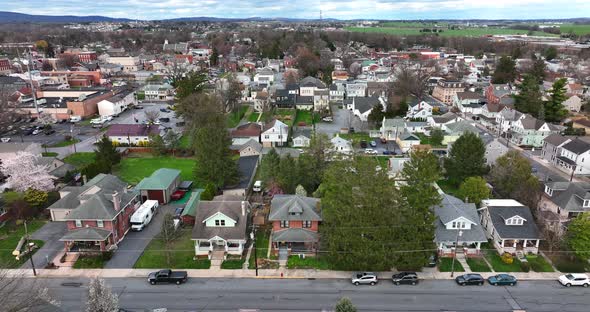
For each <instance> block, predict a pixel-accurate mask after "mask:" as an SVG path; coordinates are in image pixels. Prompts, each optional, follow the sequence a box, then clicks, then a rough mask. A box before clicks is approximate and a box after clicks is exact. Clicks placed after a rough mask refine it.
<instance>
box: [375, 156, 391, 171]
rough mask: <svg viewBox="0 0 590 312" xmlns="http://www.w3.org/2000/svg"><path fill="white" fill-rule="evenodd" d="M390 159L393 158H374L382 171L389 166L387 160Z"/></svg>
mask: <svg viewBox="0 0 590 312" xmlns="http://www.w3.org/2000/svg"><path fill="white" fill-rule="evenodd" d="M391 157H393V156H376V157H375V158H376V159H377V163H378V165H379V167H381V169H383V170H386V169H387V167H388V166H389V158H391Z"/></svg>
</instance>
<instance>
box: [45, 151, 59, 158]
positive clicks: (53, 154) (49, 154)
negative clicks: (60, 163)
mask: <svg viewBox="0 0 590 312" xmlns="http://www.w3.org/2000/svg"><path fill="white" fill-rule="evenodd" d="M57 155H59V154H58V153H55V152H47V153H41V156H43V157H57Z"/></svg>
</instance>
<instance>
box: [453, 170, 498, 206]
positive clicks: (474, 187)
mask: <svg viewBox="0 0 590 312" xmlns="http://www.w3.org/2000/svg"><path fill="white" fill-rule="evenodd" d="M457 193H458V194H457V195H458V196H459V198H460V199H461V200H464V201H466V202H468V203H474V204H476V205H479V203H480V202H481V201H482V200H484V199H488V198H490V194H491V191H490V189H489V188H488V185H487V182H486V180H485V179H484V178H482V177H469V178H467V179H465V181H463V183H461V186H459V191H458V192H457Z"/></svg>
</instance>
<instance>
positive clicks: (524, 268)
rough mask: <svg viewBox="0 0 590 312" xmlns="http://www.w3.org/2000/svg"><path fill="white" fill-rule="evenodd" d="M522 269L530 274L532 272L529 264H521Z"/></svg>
mask: <svg viewBox="0 0 590 312" xmlns="http://www.w3.org/2000/svg"><path fill="white" fill-rule="evenodd" d="M520 269H521V270H522V271H523V272H529V271H530V270H531V265H530V264H529V263H528V262H524V261H523V262H521V263H520Z"/></svg>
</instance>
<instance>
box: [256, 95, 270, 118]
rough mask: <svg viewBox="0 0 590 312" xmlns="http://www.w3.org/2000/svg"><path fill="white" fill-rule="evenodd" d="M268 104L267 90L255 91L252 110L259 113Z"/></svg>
mask: <svg viewBox="0 0 590 312" xmlns="http://www.w3.org/2000/svg"><path fill="white" fill-rule="evenodd" d="M269 104H270V101H269V97H268V92H266V91H260V92H256V95H255V96H254V110H255V111H257V112H259V113H261V112H263V111H264V110H266V109H268V107H269Z"/></svg>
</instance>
